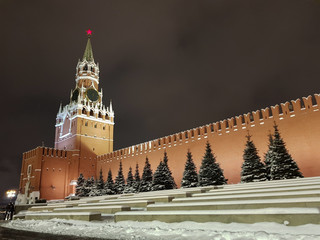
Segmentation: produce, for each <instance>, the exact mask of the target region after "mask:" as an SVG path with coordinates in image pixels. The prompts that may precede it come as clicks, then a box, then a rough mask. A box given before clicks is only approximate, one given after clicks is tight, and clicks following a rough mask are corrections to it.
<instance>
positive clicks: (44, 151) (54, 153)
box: [22, 147, 68, 159]
mask: <svg viewBox="0 0 320 240" xmlns="http://www.w3.org/2000/svg"><path fill="white" fill-rule="evenodd" d="M38 151H40V152H38ZM67 152H68V151H66V150H59V149H55V148H48V147H36V148H34V149H32V150H30V151H27V152H24V153H23V154H22V157H23V159H28V158H32V157H34V156H36V155H37V154H38V153H40V154H41V155H42V156H50V157H61V158H66V157H67Z"/></svg>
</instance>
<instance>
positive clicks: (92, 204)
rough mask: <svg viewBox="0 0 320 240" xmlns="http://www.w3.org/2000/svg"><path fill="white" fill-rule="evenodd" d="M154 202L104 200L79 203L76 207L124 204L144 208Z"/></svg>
mask: <svg viewBox="0 0 320 240" xmlns="http://www.w3.org/2000/svg"><path fill="white" fill-rule="evenodd" d="M154 203H155V202H154V201H152V200H137V201H136V200H130V201H120V200H119V201H118V202H104V203H101V202H100V203H87V204H79V205H78V207H89V206H94V207H98V206H113V205H126V206H129V207H136V208H139V207H143V208H146V207H147V206H148V205H150V204H154Z"/></svg>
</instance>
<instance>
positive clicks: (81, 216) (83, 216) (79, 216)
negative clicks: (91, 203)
mask: <svg viewBox="0 0 320 240" xmlns="http://www.w3.org/2000/svg"><path fill="white" fill-rule="evenodd" d="M53 218H62V219H68V220H70V219H72V220H81V221H94V220H95V221H100V220H101V213H99V212H74V213H71V212H66V213H58V212H57V213H50V212H48V213H31V212H28V213H26V215H25V219H26V220H49V219H53Z"/></svg>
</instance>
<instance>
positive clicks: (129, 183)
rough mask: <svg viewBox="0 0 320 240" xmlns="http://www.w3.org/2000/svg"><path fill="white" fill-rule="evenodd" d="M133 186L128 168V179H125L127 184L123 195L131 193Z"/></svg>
mask: <svg viewBox="0 0 320 240" xmlns="http://www.w3.org/2000/svg"><path fill="white" fill-rule="evenodd" d="M133 184H134V179H133V175H132V168H131V167H130V168H129V172H128V177H127V184H126V186H125V188H124V191H123V192H124V193H133V192H134V189H133Z"/></svg>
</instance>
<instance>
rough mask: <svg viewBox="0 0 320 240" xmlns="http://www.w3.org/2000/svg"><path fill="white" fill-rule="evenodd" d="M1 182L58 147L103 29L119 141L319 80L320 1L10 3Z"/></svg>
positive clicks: (4, 7) (305, 89) (1, 97)
mask: <svg viewBox="0 0 320 240" xmlns="http://www.w3.org/2000/svg"><path fill="white" fill-rule="evenodd" d="M0 21H1V23H2V29H1V38H0V46H1V58H0V66H1V90H2V91H1V94H0V101H1V113H2V118H1V122H0V125H1V126H2V134H1V137H2V142H1V143H2V144H1V146H2V148H1V150H2V151H1V156H2V157H1V159H0V164H1V166H2V167H1V170H0V172H1V173H2V174H1V175H0V178H1V179H0V180H1V183H2V184H1V188H0V191H1V192H4V190H6V189H7V188H9V187H12V186H17V185H18V180H19V174H20V173H19V171H20V165H21V156H22V152H24V151H27V150H30V149H32V148H34V147H36V146H38V145H41V143H42V141H44V142H45V145H46V146H50V147H52V146H53V142H54V123H55V115H56V112H57V110H58V107H59V104H60V102H63V103H64V104H66V103H68V100H69V93H70V89H72V88H73V87H74V84H75V83H74V76H75V75H74V74H75V67H76V64H77V60H78V59H79V58H82V54H83V51H84V47H85V44H86V36H85V30H86V29H87V28H92V30H93V32H94V35H93V37H92V44H93V50H94V57H95V60H96V61H97V62H99V64H100V70H101V74H100V87H102V88H103V90H104V101H105V103H108V101H109V100H110V99H112V101H113V104H114V109H115V114H116V118H115V121H116V125H115V148H116V149H118V148H122V147H126V146H130V145H132V144H137V143H140V142H143V141H147V140H150V139H154V138H158V137H161V136H165V135H168V134H172V133H174V132H178V131H181V130H186V129H190V128H193V127H197V126H199V125H203V124H206V123H210V122H214V121H218V120H221V119H224V118H227V117H232V116H235V115H239V114H242V113H246V112H249V111H252V110H257V109H260V108H265V107H267V106H270V105H275V104H278V103H280V102H284V101H286V100H290V99H296V98H298V97H302V96H307V95H309V94H313V93H318V92H319V88H320V81H319V76H320V68H319V67H318V65H319V57H318V56H320V45H319V42H320V31H319V29H320V3H319V1H315V0H306V1H298V0H279V1H253V0H251V1H250V0H245V1H237V0H231V1H225V0H217V1H205V0H202V1H187V0H181V1H177V0H174V1H139V0H138V1H116V0H114V1H90V2H88V1H52V2H48V1H46V2H44V1H27V2H23V1H8V0H7V1H0Z"/></svg>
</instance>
